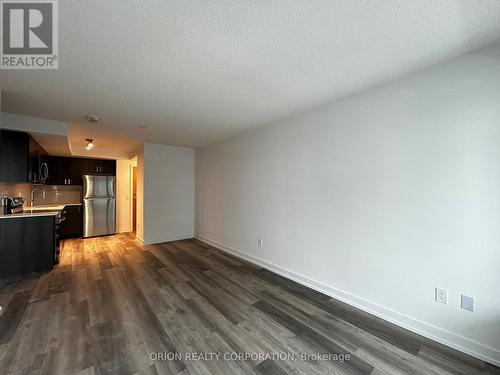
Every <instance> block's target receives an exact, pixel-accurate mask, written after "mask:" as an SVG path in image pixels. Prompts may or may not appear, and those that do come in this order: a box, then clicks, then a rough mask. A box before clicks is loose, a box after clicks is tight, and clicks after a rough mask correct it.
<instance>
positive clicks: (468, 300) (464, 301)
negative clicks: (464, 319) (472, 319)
mask: <svg viewBox="0 0 500 375" xmlns="http://www.w3.org/2000/svg"><path fill="white" fill-rule="evenodd" d="M460 307H461V308H462V309H463V310H467V311H470V312H474V298H473V297H469V296H464V295H463V294H462V298H461V301H460Z"/></svg>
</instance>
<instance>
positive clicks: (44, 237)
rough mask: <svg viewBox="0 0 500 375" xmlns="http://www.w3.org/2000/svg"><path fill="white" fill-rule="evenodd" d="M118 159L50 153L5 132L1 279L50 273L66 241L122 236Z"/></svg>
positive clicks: (0, 154)
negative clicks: (118, 219)
mask: <svg viewBox="0 0 500 375" xmlns="http://www.w3.org/2000/svg"><path fill="white" fill-rule="evenodd" d="M115 179H116V160H110V159H93V158H82V157H68V156H57V155H49V154H48V153H47V152H46V151H45V150H44V148H43V147H42V146H40V144H38V143H37V141H36V140H35V139H34V138H33V136H31V135H30V134H29V133H27V132H22V131H15V130H8V129H1V130H0V197H1V207H0V277H10V276H16V275H23V274H29V273H33V272H46V271H50V270H51V269H52V268H53V267H54V266H55V265H56V264H57V263H58V262H59V258H60V241H61V240H62V239H67V238H88V237H96V236H106V235H112V234H115V233H116V202H115V200H116V199H115V198H116V197H115V194H116V186H115V184H116V182H115Z"/></svg>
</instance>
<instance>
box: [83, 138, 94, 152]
mask: <svg viewBox="0 0 500 375" xmlns="http://www.w3.org/2000/svg"><path fill="white" fill-rule="evenodd" d="M85 142H87V147H85V148H86V149H87V151H90V150H92V149H93V148H94V140H93V139H91V138H87V139H85Z"/></svg>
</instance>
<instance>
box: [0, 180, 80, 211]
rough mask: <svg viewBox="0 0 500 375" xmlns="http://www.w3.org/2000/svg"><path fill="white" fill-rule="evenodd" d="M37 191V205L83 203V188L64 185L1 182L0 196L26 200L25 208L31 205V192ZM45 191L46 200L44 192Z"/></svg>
mask: <svg viewBox="0 0 500 375" xmlns="http://www.w3.org/2000/svg"><path fill="white" fill-rule="evenodd" d="M35 188H36V189H37V190H36V192H35V205H41V204H44V205H47V204H70V203H81V201H82V188H81V186H64V185H31V184H17V183H8V182H0V195H2V196H16V197H19V196H21V197H23V198H24V199H25V201H26V202H25V203H24V205H25V206H29V204H30V192H31V190H32V189H35ZM42 189H43V191H45V198H44V196H43V191H42Z"/></svg>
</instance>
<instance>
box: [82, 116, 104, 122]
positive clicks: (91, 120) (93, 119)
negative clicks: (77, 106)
mask: <svg viewBox="0 0 500 375" xmlns="http://www.w3.org/2000/svg"><path fill="white" fill-rule="evenodd" d="M83 117H85V120H87V121H88V122H90V123H91V124H97V123H98V122H100V121H101V118H100V117H97V116H90V115H85V116H83Z"/></svg>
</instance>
